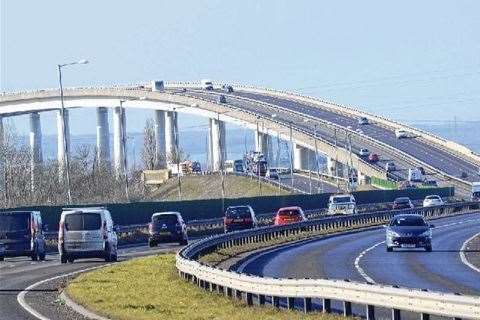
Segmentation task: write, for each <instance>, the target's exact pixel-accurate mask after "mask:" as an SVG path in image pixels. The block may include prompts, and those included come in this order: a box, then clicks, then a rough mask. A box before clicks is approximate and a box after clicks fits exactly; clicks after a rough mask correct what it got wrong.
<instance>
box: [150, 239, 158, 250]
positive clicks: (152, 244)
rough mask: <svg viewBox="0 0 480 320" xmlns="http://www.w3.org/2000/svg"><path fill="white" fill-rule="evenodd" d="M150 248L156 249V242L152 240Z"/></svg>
mask: <svg viewBox="0 0 480 320" xmlns="http://www.w3.org/2000/svg"><path fill="white" fill-rule="evenodd" d="M148 246H149V247H150V248H152V247H156V246H157V243H156V242H155V241H153V240H151V241H148Z"/></svg>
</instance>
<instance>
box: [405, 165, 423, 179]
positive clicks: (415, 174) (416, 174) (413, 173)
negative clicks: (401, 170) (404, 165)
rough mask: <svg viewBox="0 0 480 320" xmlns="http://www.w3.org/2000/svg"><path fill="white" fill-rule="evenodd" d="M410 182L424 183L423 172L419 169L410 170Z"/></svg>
mask: <svg viewBox="0 0 480 320" xmlns="http://www.w3.org/2000/svg"><path fill="white" fill-rule="evenodd" d="M408 181H411V182H422V181H423V174H422V171H421V170H420V169H418V168H413V169H408Z"/></svg>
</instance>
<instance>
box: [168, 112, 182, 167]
mask: <svg viewBox="0 0 480 320" xmlns="http://www.w3.org/2000/svg"><path fill="white" fill-rule="evenodd" d="M177 115H178V114H177V112H175V111H167V112H166V113H165V153H166V155H167V163H170V164H172V163H176V162H177V159H176V157H177V156H178V155H177V151H178V150H177V146H178V142H179V141H178V120H177Z"/></svg>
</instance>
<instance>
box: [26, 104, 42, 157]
mask: <svg viewBox="0 0 480 320" xmlns="http://www.w3.org/2000/svg"><path fill="white" fill-rule="evenodd" d="M29 138H30V152H31V157H32V158H31V162H32V165H36V164H41V163H43V153H42V125H41V123H40V114H39V113H38V112H32V113H30V134H29Z"/></svg>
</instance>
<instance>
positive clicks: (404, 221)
mask: <svg viewBox="0 0 480 320" xmlns="http://www.w3.org/2000/svg"><path fill="white" fill-rule="evenodd" d="M390 225H391V226H392V227H424V226H426V225H427V224H426V223H425V220H423V218H421V217H399V218H395V219H394V220H393V221H392V222H391V223H390Z"/></svg>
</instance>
